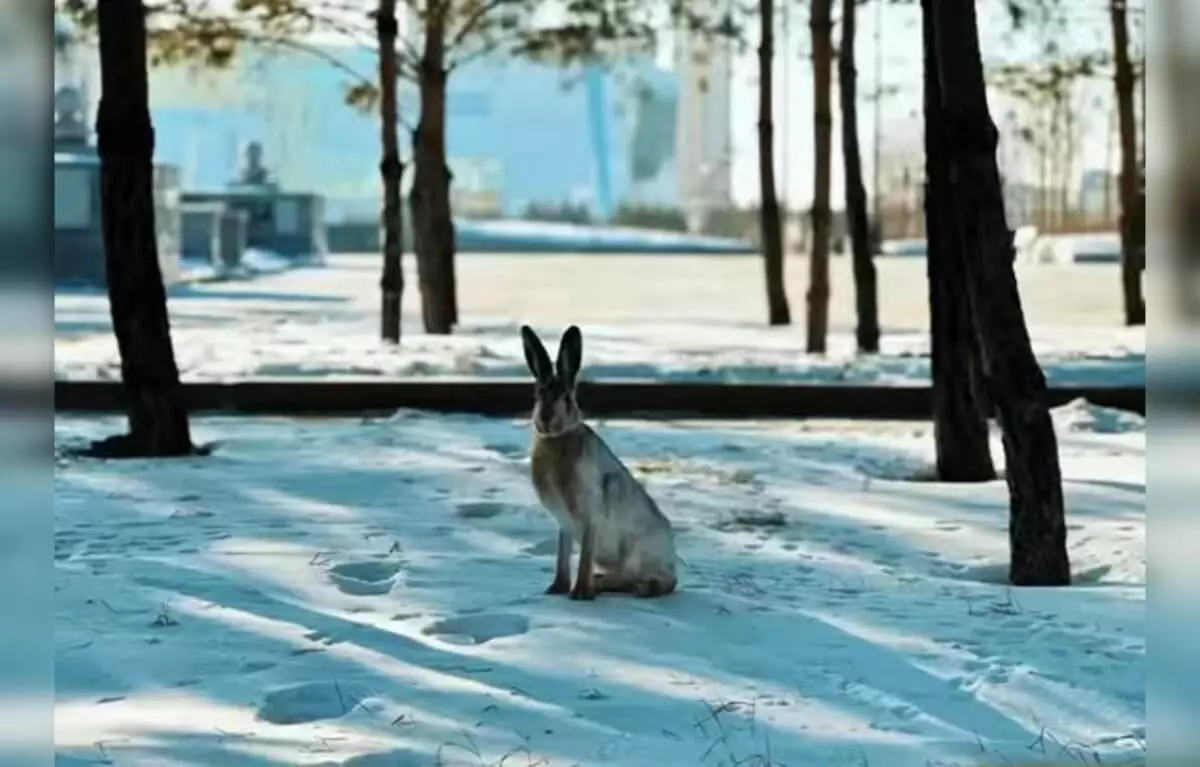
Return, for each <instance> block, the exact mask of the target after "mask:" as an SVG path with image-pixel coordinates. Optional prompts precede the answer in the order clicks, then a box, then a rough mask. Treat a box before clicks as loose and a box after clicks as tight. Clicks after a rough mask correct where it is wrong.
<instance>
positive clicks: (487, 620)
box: [421, 613, 529, 645]
mask: <svg viewBox="0 0 1200 767" xmlns="http://www.w3.org/2000/svg"><path fill="white" fill-rule="evenodd" d="M528 631H529V619H528V618H526V617H525V616H523V615H517V614H515V613H476V614H472V615H458V616H455V617H453V618H445V619H443V620H440V621H437V622H435V623H431V624H430V625H428V626H426V627H425V628H423V629H421V633H422V634H424V635H425V636H433V637H437V638H438V639H440V640H442V641H443V642H448V643H450V644H465V645H480V644H486V643H488V642H490V641H492V640H493V639H503V638H504V637H510V636H519V635H521V634H524V633H526V632H528Z"/></svg>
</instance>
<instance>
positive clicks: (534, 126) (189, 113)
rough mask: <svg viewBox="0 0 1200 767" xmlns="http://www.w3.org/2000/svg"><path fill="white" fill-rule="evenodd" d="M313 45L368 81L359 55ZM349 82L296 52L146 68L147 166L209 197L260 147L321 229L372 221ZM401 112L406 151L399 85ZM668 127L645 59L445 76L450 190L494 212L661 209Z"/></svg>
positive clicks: (517, 65) (667, 108)
mask: <svg viewBox="0 0 1200 767" xmlns="http://www.w3.org/2000/svg"><path fill="white" fill-rule="evenodd" d="M326 50H327V51H328V52H329V53H331V54H332V55H334V56H336V57H337V58H338V59H339V61H341V62H343V63H344V64H346V66H348V67H350V68H352V69H353V70H354V71H356V72H360V73H363V74H364V75H367V76H370V75H371V74H372V73H373V72H374V69H375V66H376V62H375V56H374V53H373V52H371V51H366V50H357V49H349V48H342V49H335V48H327V49H326ZM348 84H349V78H348V76H347V75H346V74H345V73H344V72H342V71H340V70H339V69H338V68H335V67H333V66H331V65H330V64H329V63H328V62H325V61H323V60H321V59H319V58H317V57H314V56H312V55H311V54H308V53H304V52H299V51H276V50H271V51H266V50H250V51H248V52H247V53H246V54H245V55H243V56H241V57H239V59H238V61H237V62H236V63H235V65H234V67H233V69H231V70H230V71H228V72H219V73H212V72H207V71H195V70H191V69H186V68H178V69H159V70H155V71H153V72H152V73H151V101H152V111H153V118H154V122H155V127H156V131H157V136H158V141H157V156H158V159H159V160H160V161H166V162H171V163H173V164H177V165H178V166H179V167H180V168H181V169H182V174H183V184H184V187H185V188H201V189H205V188H214V187H219V186H223V185H224V184H225V183H226V182H227V181H229V180H230V178H231V177H232V176H233V175H234V173H235V170H236V167H237V165H238V161H239V157H240V152H241V148H242V147H243V146H244V145H245V144H246V143H248V142H250V141H260V142H262V143H263V144H264V147H265V160H266V163H267V165H268V167H269V168H270V169H271V171H272V172H273V174H274V176H275V178H276V180H278V181H279V183H280V184H281V185H282V186H283V187H285V188H288V189H291V190H294V191H312V192H318V193H320V194H323V195H324V196H325V197H326V200H327V217H328V220H330V221H338V220H346V219H372V218H375V217H377V216H378V209H379V207H378V206H379V202H378V200H379V194H380V192H379V190H380V186H379V171H378V164H379V154H380V150H379V126H378V120H377V117H376V116H375V115H374V114H372V113H369V112H368V113H364V112H361V111H358V110H357V109H355V108H354V107H351V106H348V105H346V104H345V102H344V95H345V92H346V88H347V85H348ZM400 109H401V122H402V124H401V140H402V143H403V144H404V145H407V143H408V138H409V127H410V126H411V125H412V123H413V122H415V119H416V116H417V115H416V112H417V94H416V89H415V87H414V86H413V85H411V84H409V83H402V85H401V94H400ZM675 119H676V87H675V76H674V74H673V73H672V72H669V71H666V70H663V69H661V68H659V67H657V66H656V65H655V64H654V62H653V61H651V60H649V59H647V60H644V61H642V62H636V63H633V64H629V63H626V64H624V65H623V66H622V67H621V68H620V69H619V70H617V71H616V72H608V71H605V70H602V69H599V68H582V69H581V68H572V69H563V68H561V67H557V66H554V65H550V64H543V63H537V62H530V61H524V60H513V59H508V58H505V59H500V58H498V57H492V58H482V59H477V60H474V61H472V62H468V63H466V64H464V65H463V66H462V67H461V68H458V69H456V70H455V71H454V72H453V74H452V76H451V79H450V87H449V93H448V116H447V142H448V154H449V157H450V165H451V169H452V171H453V172H454V176H455V180H454V189H455V192H456V194H462V195H463V196H464V200H465V201H466V202H467V203H468V204H474V205H481V206H482V207H485V208H487V207H491V208H493V209H494V210H495V211H496V212H498V213H500V214H503V215H513V214H519V213H520V212H521V211H523V210H524V209H525V208H526V206H528V205H530V204H535V203H536V204H543V205H560V204H564V203H571V204H576V205H585V206H587V207H588V208H589V209H590V210H591V212H592V213H593V215H595V216H598V217H604V216H606V215H607V214H609V213H610V212H611V211H612V210H613V208H614V207H615V206H616V205H618V204H620V203H639V204H649V205H669V206H673V205H675V204H676V202H677V198H678V189H677V187H678V184H677V177H676V171H675V168H676V165H675ZM472 200H473V201H474V202H473V203H471V201H472ZM460 207H466V206H465V205H463V206H460V205H459V203H458V202H457V201H456V209H458V208H460Z"/></svg>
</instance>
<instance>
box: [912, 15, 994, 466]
mask: <svg viewBox="0 0 1200 767" xmlns="http://www.w3.org/2000/svg"><path fill="white" fill-rule="evenodd" d="M930 2H936V0H922V6H921V8H922V43H923V48H924V58H925V73H924V83H925V94H924V98H925V176H926V178H925V238H926V256H925V259H926V264H925V265H926V270H927V274H928V278H929V320H930V325H929V346H930V367H931V372H932V378H933V435H934V445H935V449H936V454H937V476H938V479H939V480H941V481H943V482H986V481H988V480H992V479H995V478H996V468H995V465H994V464H993V463H992V454H991V449H990V447H989V442H988V419H987V410H986V405H985V404H984V396H983V395H984V389H985V386H984V381H983V379H982V372H981V363H980V360H979V354H978V351H977V350H976V348H975V347H976V336H975V332H974V329H973V327H972V324H971V314H970V307H969V306H968V304H967V284H966V281H967V278H966V275H965V274H964V272H963V268H962V264H961V259H959V258H958V257H957V255H956V253H955V249H956V247H957V244H956V243H955V241H954V237H953V232H952V228H953V216H954V210H953V201H951V200H949V199H947V197H946V190H947V189H948V187H949V172H950V170H949V164H948V162H947V159H948V158H947V156H946V151H945V146H944V141H945V136H943V135H941V133H940V129H941V126H942V125H943V124H944V121H943V119H942V117H941V102H942V95H941V88H940V84H939V83H938V80H937V77H936V76H935V75H936V61H935V59H934V48H933V28H932V22H933V17H932V14H931V13H930V10H929V9H928V7H927V5H926V4H927V3H930Z"/></svg>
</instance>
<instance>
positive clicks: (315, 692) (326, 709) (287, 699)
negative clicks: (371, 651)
mask: <svg viewBox="0 0 1200 767" xmlns="http://www.w3.org/2000/svg"><path fill="white" fill-rule="evenodd" d="M366 697H367V693H366V691H365V690H363V689H362V688H360V687H358V686H357V685H354V684H346V683H345V682H340V683H339V682H337V681H335V680H332V679H331V680H330V681H328V682H303V683H301V684H295V685H289V686H287V687H281V688H279V689H276V690H272V691H271V692H269V693H267V697H266V698H265V699H264V700H263V704H262V705H261V706H259V708H258V714H257V717H258V718H259V719H261V720H262V721H264V722H270V723H271V724H307V723H309V722H319V721H322V720H326V719H338V718H340V717H342V716H345V715H346V714H348V713H350V712H351V711H352V710H354V708H355V706H357V705H358V704H359V703H362V701H363V700H364V699H365V698H366Z"/></svg>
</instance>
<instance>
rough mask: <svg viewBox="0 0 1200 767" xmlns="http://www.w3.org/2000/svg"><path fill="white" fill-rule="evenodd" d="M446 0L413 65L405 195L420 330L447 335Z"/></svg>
mask: <svg viewBox="0 0 1200 767" xmlns="http://www.w3.org/2000/svg"><path fill="white" fill-rule="evenodd" d="M444 11H445V4H444V3H438V4H434V10H433V11H431V12H429V13H427V14H426V17H425V49H424V51H423V53H422V56H421V61H420V62H418V65H417V78H418V83H417V84H418V88H419V90H420V99H421V116H420V119H419V121H418V122H417V127H416V130H415V131H413V186H412V193H411V198H410V203H411V210H412V220H413V244H414V246H415V250H416V253H417V268H418V271H419V276H420V283H421V315H422V318H423V319H424V322H425V332H427V333H433V334H438V335H447V334H449V333H450V332H451V330H452V329H453V328H454V324H455V322H457V320H458V317H457V313H458V307H457V299H456V298H455V284H454V277H455V275H454V249H455V243H454V221H453V219H452V218H451V210H450V181H451V178H450V168H449V167H448V166H447V164H446V83H447V79H448V75H449V73H448V72H447V70H446V22H445V19H444Z"/></svg>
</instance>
